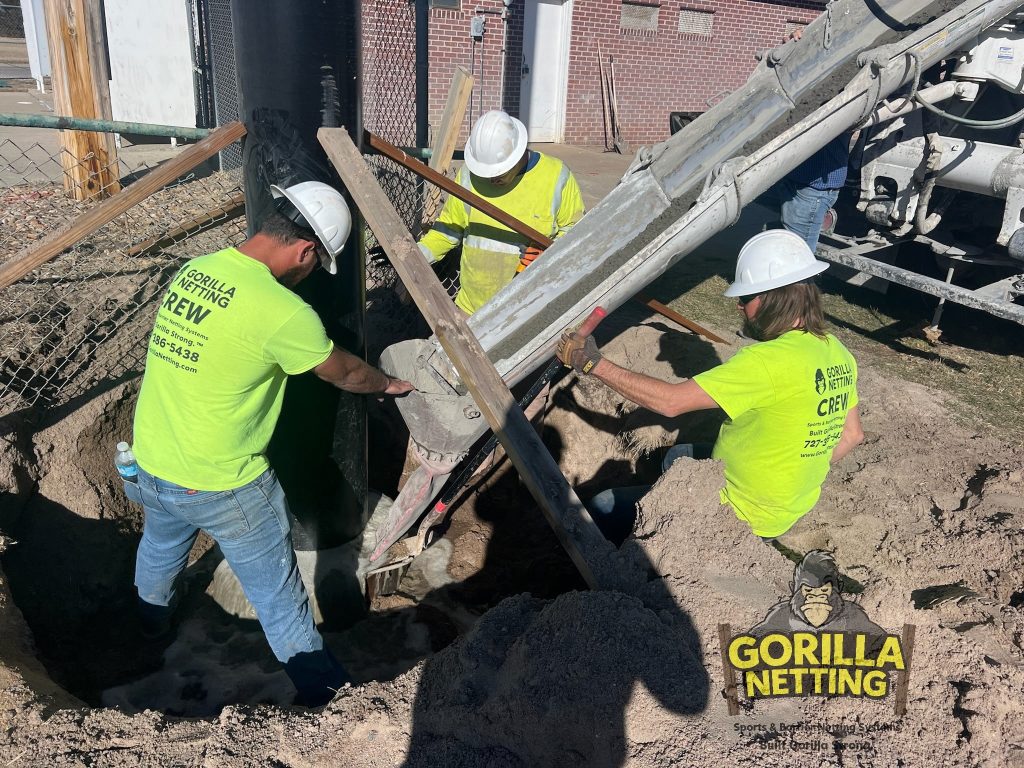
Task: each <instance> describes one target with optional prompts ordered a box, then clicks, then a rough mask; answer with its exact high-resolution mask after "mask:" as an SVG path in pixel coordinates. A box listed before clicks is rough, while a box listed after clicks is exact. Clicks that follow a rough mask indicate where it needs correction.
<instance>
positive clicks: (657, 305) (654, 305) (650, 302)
mask: <svg viewBox="0 0 1024 768" xmlns="http://www.w3.org/2000/svg"><path fill="white" fill-rule="evenodd" d="M633 298H634V299H636V300H637V301H639V302H640V303H641V304H643V305H644V306H646V307H650V308H651V309H653V310H654V311H655V312H657V313H658V314H659V315H661V316H662V317H665V318H668V319H669V320H671V321H672V322H673V323H677V324H678V325H681V326H683V328H686V329H688V330H691V331H693V332H694V333H696V334H697V335H698V336H703V337H704V338H705V339H708V340H709V341H714V342H717V343H719V344H728V343H729V342H728V341H726V340H725V339H723V338H722V337H721V336H719V335H718V334H715V333H712V332H711V331H709V330H708V329H707V328H705V327H704V326H702V325H697V323H695V322H693V320H689V319H687V318H685V317H683V316H682V315H680V314H679V313H678V312H676V311H675V310H674V309H672V308H671V307H667V306H665V305H664V304H662V303H661V302H660V301H658V300H657V299H650V298H648V297H647V296H645V295H644V294H643V293H638V294H637V295H636V296H634V297H633Z"/></svg>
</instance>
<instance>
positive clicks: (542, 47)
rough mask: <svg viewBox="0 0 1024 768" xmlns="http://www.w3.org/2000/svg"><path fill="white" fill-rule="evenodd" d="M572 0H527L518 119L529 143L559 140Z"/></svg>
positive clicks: (562, 118)
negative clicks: (525, 130) (524, 127)
mask: <svg viewBox="0 0 1024 768" xmlns="http://www.w3.org/2000/svg"><path fill="white" fill-rule="evenodd" d="M571 14H572V0H526V2H525V3H524V8H523V59H522V64H521V74H522V86H521V88H520V92H519V98H520V100H519V119H520V120H522V121H523V122H524V123H526V128H527V130H528V131H529V134H530V141H531V142H534V141H536V142H552V141H561V140H562V130H563V123H564V112H565V89H566V81H567V79H568V64H569V55H568V54H569V25H570V24H571Z"/></svg>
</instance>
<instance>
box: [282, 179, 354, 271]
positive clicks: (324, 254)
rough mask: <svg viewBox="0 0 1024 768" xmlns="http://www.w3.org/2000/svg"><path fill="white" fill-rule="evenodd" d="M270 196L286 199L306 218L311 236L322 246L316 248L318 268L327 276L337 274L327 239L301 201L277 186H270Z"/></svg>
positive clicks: (335, 261) (336, 264) (335, 263)
mask: <svg viewBox="0 0 1024 768" xmlns="http://www.w3.org/2000/svg"><path fill="white" fill-rule="evenodd" d="M270 194H271V196H272V197H273V198H274V199H275V200H276V199H277V198H279V197H287V198H288V199H289V200H290V201H291V203H292V205H294V206H295V207H296V208H298V209H299V212H300V213H301V214H302V215H303V217H305V218H306V220H307V221H308V222H309V224H310V226H311V227H313V234H315V235H316V237H317V240H319V241H320V245H322V246H323V248H317V254H318V256H319V258H320V266H322V267H323V268H324V270H325V271H326V272H327V274H329V275H336V274H338V262H337V260H336V259H335V258H334V256H335V254H333V253H331V247H330V245H328V242H329V238H328V237H327V236H326V235H325V234H324V233H323V232H322V231H321V230H320V227H319V226H318V224H317V221H316V219H315V218H313V217H310V216H307V215H306V210H305V207H304V206H303V205H302V204H301V201H299V200H296V199H295V198H294V197H292V196H291V195H289V194H288V193H287V192H286V191H285V190H284V189H283V188H281V187H279V186H278V185H277V184H271V185H270Z"/></svg>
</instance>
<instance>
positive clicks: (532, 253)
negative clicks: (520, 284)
mask: <svg viewBox="0 0 1024 768" xmlns="http://www.w3.org/2000/svg"><path fill="white" fill-rule="evenodd" d="M543 252H544V251H542V250H541V249H540V248H537V247H536V246H533V245H531V246H529V247H528V248H524V249H523V255H522V256H520V257H519V266H518V267H516V274H519V273H520V272H522V271H523V270H524V269H526V268H527V267H528V266H530V265H531V264H533V260H534V259H536V258H537V257H538V256H540V255H541V254H542V253H543Z"/></svg>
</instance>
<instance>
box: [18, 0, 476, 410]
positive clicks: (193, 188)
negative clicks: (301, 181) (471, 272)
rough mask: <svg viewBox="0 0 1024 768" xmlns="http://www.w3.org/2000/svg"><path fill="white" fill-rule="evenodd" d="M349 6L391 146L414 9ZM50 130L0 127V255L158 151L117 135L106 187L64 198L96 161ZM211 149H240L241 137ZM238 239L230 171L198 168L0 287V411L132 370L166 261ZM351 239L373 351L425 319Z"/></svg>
mask: <svg viewBox="0 0 1024 768" xmlns="http://www.w3.org/2000/svg"><path fill="white" fill-rule="evenodd" d="M19 10H20V9H19ZM362 13H363V18H362V22H363V46H362V48H363V78H362V83H363V93H362V98H363V115H364V126H365V127H366V128H367V129H368V130H370V131H372V132H374V133H376V134H378V135H380V136H382V137H384V138H385V139H387V140H388V141H390V142H392V143H394V144H398V145H404V146H409V145H412V144H413V143H414V140H415V103H416V98H415V97H416V94H415V16H414V8H413V6H412V5H411V4H409V3H406V2H404V0H372V1H371V2H367V3H364V4H363V10H362ZM19 18H20V17H19ZM52 134H53V136H52V140H49V139H48V140H39V141H34V140H25V139H23V138H21V137H22V136H25V135H29V134H24V133H19V129H0V261H3V260H6V259H8V258H11V257H13V256H15V255H16V254H18V253H19V252H21V251H22V250H23V249H25V248H27V247H29V246H31V244H32V243H33V242H36V241H38V240H40V239H42V238H43V237H45V236H46V235H48V234H50V233H51V232H53V231H54V230H56V229H59V228H60V227H62V226H65V225H66V224H68V223H69V222H70V221H71V220H73V219H74V218H76V217H77V216H80V215H81V214H82V213H84V212H85V211H87V210H88V209H89V207H90V206H92V205H95V204H96V203H95V201H96V200H97V199H98V197H99V196H101V195H102V193H105V192H113V193H114V194H120V192H117V191H115V190H116V189H121V190H123V189H124V188H127V187H129V186H130V185H131V183H132V182H133V181H135V180H136V179H138V178H141V177H142V176H143V175H145V174H146V173H147V172H148V171H149V170H150V169H151V168H153V167H154V166H155V165H156V164H157V162H158V160H157V159H154V158H153V156H152V145H146V146H140V147H132V146H130V145H125V144H122V146H121V147H120V148H119V150H118V154H117V158H118V159H117V162H116V172H114V173H111V174H109V176H110V178H112V179H114V180H115V182H114V184H116V187H112V188H104V189H101V190H100V193H101V195H97V196H95V197H93V198H91V199H88V200H85V201H76V200H75V199H73V198H74V197H75V196H76V195H75V194H73V193H74V192H75V190H74V189H73V187H74V185H75V184H77V183H81V182H80V181H76V179H81V178H82V177H83V174H81V173H73V172H72V171H73V170H74V168H75V166H79V165H80V166H84V167H86V168H91V169H92V170H93V171H95V170H97V169H96V168H95V166H96V165H97V162H96V159H95V158H93V157H91V156H90V157H86V158H71V156H70V155H69V154H68V153H67V152H66V151H64V150H61V149H60V148H59V147H58V142H57V132H56V131H53V132H52ZM32 135H38V132H36V133H35V134H32ZM235 153H237V154H235ZM224 156H229V157H230V156H235V157H241V150H240V143H239V144H236V145H233V146H232V147H229V148H228V149H227V150H225V152H223V153H221V157H222V158H223V157H224ZM368 161H369V163H370V165H371V166H372V168H373V170H374V173H375V175H376V177H377V179H378V181H379V182H380V184H381V186H382V187H383V188H384V190H385V192H386V193H387V194H388V196H389V197H390V199H391V201H392V202H393V203H394V205H395V207H396V208H397V210H398V211H399V213H400V214H401V216H402V217H403V219H404V220H405V222H406V224H407V225H408V226H409V229H410V230H411V231H412V233H413V234H414V235H418V234H419V233H420V232H421V231H422V230H423V227H424V222H423V221H422V216H423V201H424V191H425V190H424V184H423V182H421V181H420V180H419V179H418V178H417V177H416V176H415V175H414V174H412V173H410V172H409V171H407V170H405V169H403V168H402V167H401V166H399V165H397V164H396V163H394V162H392V161H391V160H388V159H386V158H384V157H380V156H370V157H368ZM85 176H86V177H87V178H92V179H94V178H95V176H90V175H89V174H85ZM92 183H93V185H95V181H93V182H92ZM69 192H70V193H71V194H69ZM77 196H78V197H84V196H85V195H81V194H79V195H77ZM426 225H427V226H429V222H427V223H426ZM244 239H245V219H244V198H243V194H242V187H241V174H240V170H239V169H237V168H236V169H231V170H222V171H216V172H213V171H210V170H209V169H207V170H197V171H195V172H193V173H191V174H189V175H187V176H185V177H183V178H181V179H178V180H177V181H176V182H175V183H173V184H170V185H168V186H166V187H165V188H164V189H162V190H161V191H160V192H158V193H156V194H155V195H152V196H150V197H149V198H147V199H145V200H143V201H141V202H140V203H138V204H136V205H134V206H133V207H132V208H131V209H129V210H128V211H127V212H126V213H124V214H122V215H121V216H119V217H117V218H116V219H115V220H114V221H112V222H110V223H109V224H107V225H105V226H103V227H101V228H100V229H99V230H97V231H95V232H93V233H91V234H90V235H88V236H87V237H85V238H84V239H83V240H82V241H80V242H78V243H76V244H75V245H74V246H73V247H72V248H70V249H68V250H67V251H65V252H64V253H62V254H61V255H59V256H57V257H56V258H54V259H52V260H51V261H49V262H48V263H46V264H44V265H43V266H41V267H39V268H38V269H36V270H34V271H33V272H32V273H30V274H28V275H26V276H25V277H24V278H22V279H21V280H19V281H18V282H16V283H14V284H13V285H10V286H8V287H7V288H3V289H0V417H4V416H6V415H8V414H11V413H16V412H27V413H33V414H38V413H41V412H43V411H45V410H46V409H48V408H52V407H54V406H59V405H63V404H66V403H69V402H71V401H73V400H75V399H76V398H82V397H84V396H86V395H87V394H89V393H90V392H94V391H96V390H97V388H100V387H104V386H111V385H113V384H114V383H116V382H118V381H122V380H124V379H126V378H128V377H130V376H133V375H136V374H138V373H140V372H141V371H142V368H143V364H144V362H145V355H146V344H145V339H146V337H147V336H148V334H149V332H150V330H151V326H152V322H153V316H154V314H155V311H156V301H155V300H156V299H157V298H158V297H159V296H160V295H161V294H162V292H163V290H164V289H165V288H166V286H167V284H168V282H169V281H170V279H171V277H172V276H173V274H174V273H175V271H176V269H177V268H178V266H180V264H181V263H182V262H183V261H185V260H186V259H189V258H193V257H195V256H199V255H202V254H204V253H209V252H212V251H215V250H218V249H220V248H224V247H227V246H228V245H235V244H238V243H240V242H242V241H243V240H244ZM363 241H364V242H363V247H364V251H363V252H364V253H365V254H366V264H367V282H366V295H367V308H366V309H367V314H366V328H367V343H368V353H369V358H370V359H371V361H375V360H376V359H377V357H378V356H379V354H380V352H381V351H382V350H383V349H384V348H385V347H386V346H387V345H389V344H391V343H394V342H395V341H398V340H401V339H405V338H411V337H416V336H420V337H423V336H426V335H428V333H429V330H428V328H427V325H426V323H425V322H424V320H423V318H422V316H421V315H420V313H419V311H418V310H417V309H416V308H415V306H414V305H412V304H404V303H402V302H401V301H400V299H399V294H398V292H397V291H396V288H397V287H398V284H399V280H398V276H397V273H396V272H395V270H394V268H393V267H392V266H391V264H390V263H389V262H388V261H387V259H386V258H385V257H383V255H378V252H377V251H375V250H374V246H375V245H376V243H375V242H374V240H373V236H372V234H370V233H369V232H368V231H366V232H364V233H363ZM438 274H439V277H441V279H442V281H443V283H444V285H445V287H446V289H447V290H448V292H449V293H450V294H451V295H452V296H454V295H455V292H456V291H457V290H458V253H457V251H456V252H453V254H452V255H451V257H450V258H447V259H445V260H444V261H443V262H442V263H441V264H440V265H438Z"/></svg>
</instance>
